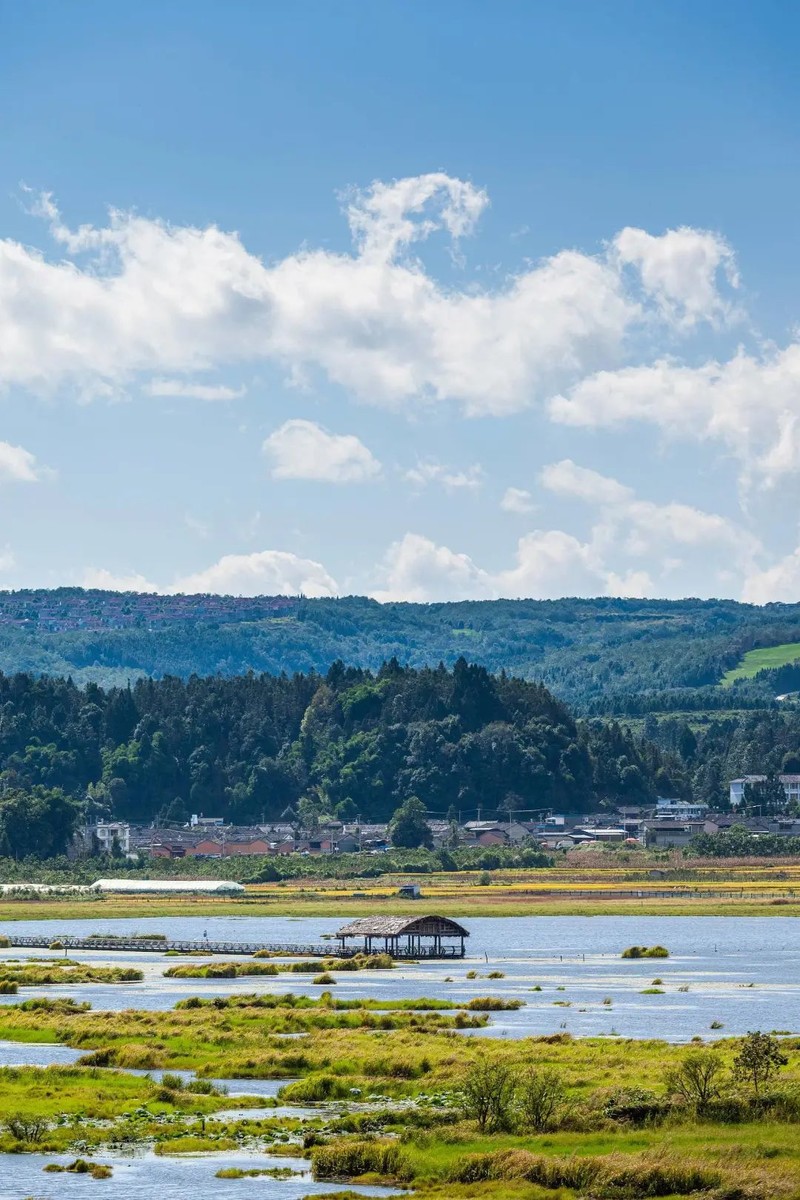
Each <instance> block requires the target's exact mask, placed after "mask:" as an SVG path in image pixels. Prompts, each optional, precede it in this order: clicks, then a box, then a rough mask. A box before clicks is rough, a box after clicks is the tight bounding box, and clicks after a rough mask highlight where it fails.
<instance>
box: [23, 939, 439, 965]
mask: <svg viewBox="0 0 800 1200" xmlns="http://www.w3.org/2000/svg"><path fill="white" fill-rule="evenodd" d="M4 936H5V937H6V938H7V939H8V944H9V946H30V947H33V948H37V949H42V950H60V949H63V950H122V951H136V950H138V951H142V952H144V953H146V954H152V953H153V952H155V953H157V954H165V953H166V952H167V951H168V950H173V951H178V952H179V953H182V954H193V953H196V952H198V951H199V952H202V953H204V954H255V953H256V952H257V951H259V950H267V951H268V952H269V953H270V954H275V955H284V956H285V957H286V958H353V957H354V956H355V955H356V954H360V953H362V951H361V950H360V949H356V948H355V947H351V946H346V947H339V946H330V945H327V946H326V945H295V944H289V943H286V944H284V943H280V942H214V941H209V940H208V939H206V938H204V939H202V941H183V940H181V941H161V940H160V939H156V940H153V941H148V940H147V939H145V938H122V937H109V938H103V937H86V938H81V937H70V936H69V935H67V934H63V935H61V934H53V935H51V936H49V937H43V936H41V935H34V936H31V935H29V934H14V933H7V934H5V935H4ZM454 950H455V947H449V946H443V947H442V949H441V951H439V952H438V953H433V951H432V949H431V951H430V952H429V951H428V950H427V949H425V948H423V949H422V950H417V951H415V952H414V953H408V952H406V951H402V950H399V949H398V950H388V951H386V953H388V954H389V956H390V958H394V959H398V960H400V959H407V960H415V959H419V958H427V959H431V958H437V959H438V958H443V959H444V958H447V959H449V958H455V957H459V955H457V954H456V953H451V951H454Z"/></svg>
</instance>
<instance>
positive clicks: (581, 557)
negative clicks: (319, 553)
mask: <svg viewBox="0 0 800 1200" xmlns="http://www.w3.org/2000/svg"><path fill="white" fill-rule="evenodd" d="M540 482H541V483H542V486H543V487H544V488H545V489H546V490H548V491H550V492H552V493H553V494H555V495H558V496H561V497H570V498H573V499H577V500H579V501H582V502H584V503H586V504H587V506H588V508H589V513H590V527H589V529H588V532H587V534H586V535H585V536H584V537H582V538H581V537H577V536H575V535H574V534H572V533H568V532H566V531H565V530H561V529H538V530H534V531H532V532H531V533H528V534H525V536H524V537H521V538H520V539H519V541H518V543H517V547H516V552H515V554H514V558H513V561H512V563H511V564H510V565H509V566H508V567H504V568H502V569H500V570H494V571H492V570H489V569H487V568H485V567H482V566H481V565H479V564H478V563H476V562H475V561H474V559H473V558H471V557H470V556H469V555H468V554H465V553H463V552H460V551H457V550H453V549H451V548H450V547H448V546H441V545H437V544H436V543H435V542H433V541H431V540H430V539H429V538H426V537H423V536H421V535H419V534H417V533H408V534H406V535H405V537H403V538H401V539H400V540H399V541H397V542H395V543H393V544H392V546H390V548H389V550H388V552H387V554H386V556H385V558H384V560H383V562H382V564H381V567H380V572H379V581H378V586H377V587H376V589H375V590H374V592H373V594H374V596H375V597H376V598H377V599H380V600H416V601H436V600H444V599H494V598H497V597H507V598H515V597H532V598H553V597H557V596H570V595H583V596H586V595H599V594H605V595H615V596H616V595H623V596H650V595H670V594H678V595H679V594H681V593H682V590H683V589H682V586H681V580H682V578H683V577H684V576H683V575H682V572H683V573H686V572H692V573H693V575H694V578H696V579H697V581H698V584H700V581H702V585H701V586H699V587H698V589H697V590H700V591H701V592H704V594H706V595H714V594H720V592H722V593H725V592H726V591H727V590H730V584H731V582H732V580H734V574H733V572H735V576H736V578H735V580H734V581H735V582H737V585H738V579H739V578H749V577H750V576H751V575H753V573H754V572H757V571H758V569H759V563H760V562H761V561H762V559H763V549H762V547H761V545H760V543H759V542H758V540H757V539H756V538H755V537H754V536H753V535H751V534H750V533H749V532H748V531H747V530H746V529H743V528H742V527H740V526H738V525H737V524H735V523H734V522H731V521H728V520H727V519H726V518H724V517H722V516H719V515H717V514H716V513H706V512H703V511H701V510H700V509H696V508H692V507H691V506H689V505H685V504H680V503H675V502H671V503H668V504H656V503H655V502H653V501H649V500H642V499H640V498H639V497H637V496H636V494H635V493H634V491H633V489H631V488H629V487H626V486H625V485H624V484H622V483H620V482H618V481H617V480H615V479H611V478H609V477H608V476H604V475H601V474H599V473H598V472H597V471H592V470H589V469H587V468H584V467H580V466H578V465H577V464H575V463H573V462H572V461H571V460H569V459H565V460H564V461H563V462H559V463H553V464H551V465H550V466H548V467H546V468H545V469H544V470H543V471H542V473H541V480H540ZM515 502H516V498H515ZM512 511H518V510H517V509H512ZM798 573H799V574H800V569H799V570H798ZM675 581H677V583H676V582H675ZM723 584H724V585H725V586H722V585H723Z"/></svg>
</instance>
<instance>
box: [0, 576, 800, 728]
mask: <svg viewBox="0 0 800 1200" xmlns="http://www.w3.org/2000/svg"><path fill="white" fill-rule="evenodd" d="M793 641H800V604H775V605H768V606H766V607H765V608H758V607H756V606H754V605H747V604H740V603H737V602H736V601H733V600H696V599H686V600H628V599H612V598H608V597H599V598H596V599H563V600H478V601H454V602H449V603H437V604H410V603H396V604H395V603H393V604H379V603H378V602H377V601H374V600H370V599H367V598H365V597H358V596H349V597H342V598H339V599H319V600H311V599H306V598H304V597H289V596H259V597H254V598H240V597H231V596H217V595H199V596H162V595H150V594H140V593H130V592H125V593H121V592H111V591H100V590H89V591H87V590H84V589H81V588H57V589H54V590H26V591H16V592H0V670H2V671H4V672H5V673H7V674H10V673H13V672H16V671H29V672H32V673H34V674H46V675H71V676H72V677H73V678H74V679H75V680H76V682H80V683H86V682H90V681H91V682H98V683H104V684H119V683H124V682H125V681H126V680H127V679H129V678H130V679H134V678H137V677H140V676H143V675H150V676H153V677H156V678H160V677H163V676H165V675H176V676H179V677H181V678H188V677H189V676H191V675H222V676H233V675H240V674H244V673H246V672H248V671H255V672H262V671H267V672H271V673H273V674H274V673H280V672H286V673H287V674H293V673H294V672H296V671H305V672H307V671H318V672H321V673H325V672H326V671H327V670H328V669H329V667H330V666H331V664H332V663H333V662H335V661H337V660H342V661H344V662H346V663H348V664H349V665H353V666H357V667H364V668H370V669H373V670H374V669H377V668H379V667H380V665H381V663H382V662H384V661H386V660H388V659H390V658H393V657H395V658H397V659H398V661H399V662H401V663H403V664H409V665H411V666H416V667H421V666H425V665H435V664H437V663H438V662H444V663H445V664H446V665H448V666H452V665H453V663H454V662H455V661H456V660H457V659H458V658H459V657H461V656H462V655H463V656H464V657H466V658H467V659H469V660H470V661H473V662H477V663H480V664H482V665H484V666H486V667H487V668H489V669H490V670H492V671H501V670H505V671H507V672H509V673H511V674H515V675H519V676H521V677H523V678H527V679H540V680H542V681H543V682H544V683H546V684H547V686H548V687H550V688H551V689H552V690H553V691H554V692H555V693H556V694H557V695H558V696H559V697H560V698H561V699H563V700H565V701H567V702H568V703H569V704H571V705H573V706H574V707H575V708H576V709H577V710H578V711H583V712H618V713H632V714H635V713H639V712H646V711H648V710H650V709H653V710H655V711H658V710H660V709H664V710H669V709H671V708H672V709H678V708H696V707H711V708H713V707H719V708H722V707H726V706H728V707H735V706H740V707H741V706H745V707H746V706H751V707H757V706H760V705H763V704H765V703H771V702H772V696H773V692H774V689H772V688H771V686H770V683H769V681H768V680H764V679H762V678H761V677H760V676H757V677H756V679H754V680H741V681H739V682H738V683H736V684H735V685H734V687H732V688H726V689H720V688H719V687H718V686H717V685H718V684H719V681H720V680H721V679H722V677H723V675H724V674H725V672H726V671H728V670H730V669H731V668H732V667H734V666H735V665H736V664H737V663H738V661H739V659H740V658H741V656H742V655H743V654H744V653H745V652H746V651H748V650H751V649H753V648H754V647H758V646H768V645H776V644H778V643H781V642H793Z"/></svg>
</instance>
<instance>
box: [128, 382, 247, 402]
mask: <svg viewBox="0 0 800 1200" xmlns="http://www.w3.org/2000/svg"><path fill="white" fill-rule="evenodd" d="M245 390H246V389H245V388H243V387H241V388H232V387H225V385H224V384H211V383H189V382H187V381H186V380H182V379H153V380H151V381H150V383H148V384H145V387H144V391H145V392H147V394H148V396H185V397H186V398H187V399H188V400H237V399H238V398H239V397H240V396H243V395H244V394H245Z"/></svg>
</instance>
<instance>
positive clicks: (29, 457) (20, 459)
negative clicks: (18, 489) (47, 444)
mask: <svg viewBox="0 0 800 1200" xmlns="http://www.w3.org/2000/svg"><path fill="white" fill-rule="evenodd" d="M52 474H53V472H52V471H50V470H49V468H47V467H41V466H39V465H38V463H37V462H36V458H35V457H34V455H33V454H31V452H30V451H29V450H24V449H23V447H22V446H12V445H11V444H10V443H9V442H0V482H3V483H38V482H39V481H40V480H41V479H43V478H45V477H47V476H49V475H52Z"/></svg>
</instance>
